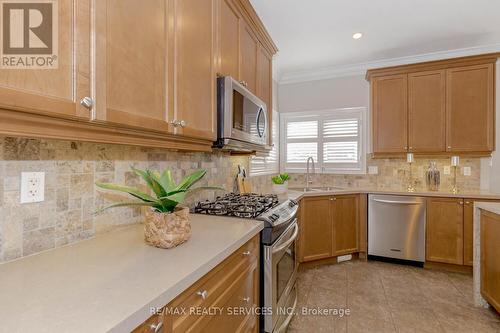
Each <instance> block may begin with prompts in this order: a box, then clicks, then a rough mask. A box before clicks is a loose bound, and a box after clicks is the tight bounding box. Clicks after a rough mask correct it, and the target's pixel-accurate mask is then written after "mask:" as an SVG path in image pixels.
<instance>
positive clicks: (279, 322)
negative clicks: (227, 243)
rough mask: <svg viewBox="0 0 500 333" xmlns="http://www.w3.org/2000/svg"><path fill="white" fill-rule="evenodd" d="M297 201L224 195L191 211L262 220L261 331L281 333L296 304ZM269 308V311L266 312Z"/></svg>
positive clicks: (260, 196)
mask: <svg viewBox="0 0 500 333" xmlns="http://www.w3.org/2000/svg"><path fill="white" fill-rule="evenodd" d="M298 207H299V206H298V203H297V202H296V201H294V200H285V201H280V200H278V197H277V196H276V195H258V194H232V193H231V194H227V195H225V196H223V197H218V198H217V199H216V200H215V201H205V202H200V203H198V204H197V205H196V207H195V209H194V212H195V213H201V214H210V215H224V216H235V217H243V218H252V219H256V220H260V221H263V222H264V230H263V231H262V237H261V253H262V255H261V286H262V287H261V306H262V307H263V309H266V311H263V312H264V313H266V314H265V315H263V316H261V330H262V331H264V332H276V333H277V332H285V331H286V329H287V327H288V325H289V324H290V320H291V319H292V317H293V313H294V312H295V308H296V307H297V286H296V278H297V268H298V261H297V256H296V240H297V236H298V233H299V227H298V224H297V210H298ZM268 309H271V310H272V311H269V310H268Z"/></svg>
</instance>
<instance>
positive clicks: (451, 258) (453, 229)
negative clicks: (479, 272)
mask: <svg viewBox="0 0 500 333" xmlns="http://www.w3.org/2000/svg"><path fill="white" fill-rule="evenodd" d="M426 231H427V237H426V260H427V261H433V262H440V263H447V264H457V265H462V264H463V254H464V253H463V244H464V243H463V239H464V237H463V232H464V229H463V200H462V199H456V198H429V199H427V226H426Z"/></svg>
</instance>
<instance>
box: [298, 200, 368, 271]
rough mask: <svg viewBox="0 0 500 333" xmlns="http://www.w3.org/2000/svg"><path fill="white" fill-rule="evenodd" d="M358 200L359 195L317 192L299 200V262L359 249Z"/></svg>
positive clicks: (353, 251)
mask: <svg viewBox="0 0 500 333" xmlns="http://www.w3.org/2000/svg"><path fill="white" fill-rule="evenodd" d="M359 201H360V200H359V195H339V196H321V197H310V198H304V199H302V200H301V202H300V228H301V230H300V239H299V258H300V261H301V262H307V261H313V260H318V259H325V258H331V257H335V256H339V255H344V254H349V253H355V252H358V251H359V230H360V229H359V221H360V205H359Z"/></svg>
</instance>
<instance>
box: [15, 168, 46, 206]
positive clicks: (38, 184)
mask: <svg viewBox="0 0 500 333" xmlns="http://www.w3.org/2000/svg"><path fill="white" fill-rule="evenodd" d="M44 199H45V172H22V173H21V203H29V202H41V201H43V200H44Z"/></svg>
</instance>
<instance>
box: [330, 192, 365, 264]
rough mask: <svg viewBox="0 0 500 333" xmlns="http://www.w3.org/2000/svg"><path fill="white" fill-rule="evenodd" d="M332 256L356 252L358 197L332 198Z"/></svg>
mask: <svg viewBox="0 0 500 333" xmlns="http://www.w3.org/2000/svg"><path fill="white" fill-rule="evenodd" d="M332 211H333V255H334V256H339V255H344V254H348V253H353V252H357V251H358V225H359V196H358V195H343V196H336V197H334V198H333V210H332Z"/></svg>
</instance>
